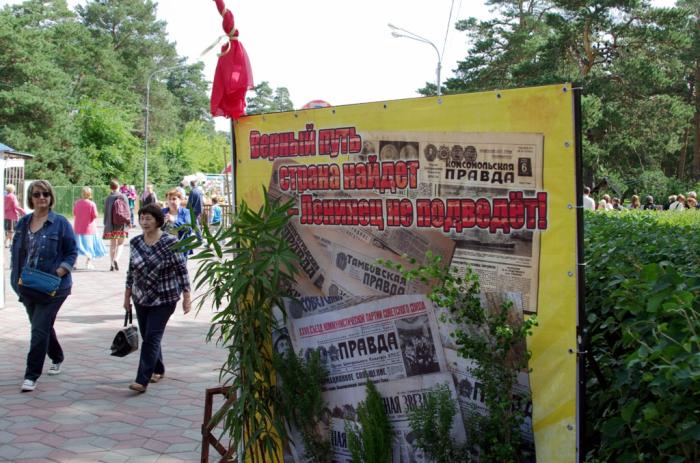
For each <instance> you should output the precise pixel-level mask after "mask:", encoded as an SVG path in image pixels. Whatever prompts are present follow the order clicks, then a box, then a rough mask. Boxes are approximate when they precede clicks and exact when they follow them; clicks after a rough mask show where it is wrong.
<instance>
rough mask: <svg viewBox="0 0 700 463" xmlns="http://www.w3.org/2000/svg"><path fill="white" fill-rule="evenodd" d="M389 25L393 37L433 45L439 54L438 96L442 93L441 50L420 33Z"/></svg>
mask: <svg viewBox="0 0 700 463" xmlns="http://www.w3.org/2000/svg"><path fill="white" fill-rule="evenodd" d="M387 26H389V28H390V29H391V35H392V37H405V38H407V39H411V40H415V41H417V42H423V43H427V44H428V45H430V46H431V47H433V50H435V53H436V54H437V72H436V73H437V94H438V96H440V95H442V91H441V90H440V69H441V68H442V56H440V51H439V50H438V48H437V47H436V46H435V44H434V43H433V42H431V41H430V40H428V39H426V38H425V37H421V36H420V35H418V34H415V33H413V32H411V31H407V30H406V29H402V28H400V27H397V26H394V25H393V24H387Z"/></svg>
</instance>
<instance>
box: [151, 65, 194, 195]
mask: <svg viewBox="0 0 700 463" xmlns="http://www.w3.org/2000/svg"><path fill="white" fill-rule="evenodd" d="M187 66H188V65H187V64H178V65H177V66H170V67H167V68H161V69H156V70H155V71H153V72H152V73H151V74H150V75H149V76H148V81H147V82H146V120H145V123H144V124H145V127H144V129H145V130H144V137H143V138H144V150H143V191H146V185H147V184H148V117H149V115H150V114H151V79H153V77H154V76H155V75H156V74H160V73H161V72H168V71H172V70H174V69H179V68H183V67H187Z"/></svg>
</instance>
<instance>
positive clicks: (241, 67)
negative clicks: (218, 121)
mask: <svg viewBox="0 0 700 463" xmlns="http://www.w3.org/2000/svg"><path fill="white" fill-rule="evenodd" d="M214 1H215V3H216V8H217V9H218V10H219V13H220V14H221V16H222V17H223V28H224V32H226V35H227V36H228V41H227V42H226V44H224V46H222V47H221V53H220V54H219V62H218V63H217V65H216V73H215V74H214V83H213V85H212V90H211V114H212V116H225V117H231V118H233V119H238V118H239V117H241V116H242V115H243V114H244V113H245V94H246V92H247V91H248V89H251V88H253V71H252V70H251V68H250V61H249V60H248V54H247V53H246V51H245V48H243V44H242V43H241V42H240V41H239V40H238V30H237V29H236V28H235V27H234V21H233V13H231V11H230V10H229V9H228V8H226V5H225V4H224V1H223V0H214Z"/></svg>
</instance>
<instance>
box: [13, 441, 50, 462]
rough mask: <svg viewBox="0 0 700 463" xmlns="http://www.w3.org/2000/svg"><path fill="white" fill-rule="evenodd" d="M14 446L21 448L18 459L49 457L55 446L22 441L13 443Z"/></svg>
mask: <svg viewBox="0 0 700 463" xmlns="http://www.w3.org/2000/svg"><path fill="white" fill-rule="evenodd" d="M12 446H13V447H15V448H17V449H19V450H20V453H19V454H18V455H17V457H16V458H17V459H18V460H19V459H20V458H44V457H47V456H48V455H49V454H50V453H51V452H52V451H53V448H52V447H49V446H47V445H44V444H40V443H38V442H22V443H19V444H12Z"/></svg>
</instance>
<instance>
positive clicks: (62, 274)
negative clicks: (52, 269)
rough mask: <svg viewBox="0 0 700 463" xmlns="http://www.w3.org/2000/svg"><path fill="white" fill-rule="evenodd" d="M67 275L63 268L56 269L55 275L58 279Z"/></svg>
mask: <svg viewBox="0 0 700 463" xmlns="http://www.w3.org/2000/svg"><path fill="white" fill-rule="evenodd" d="M67 273H68V270H66V269H65V268H63V267H58V268H57V269H56V275H58V276H59V278H63V277H64V276H65V275H66V274H67Z"/></svg>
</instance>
